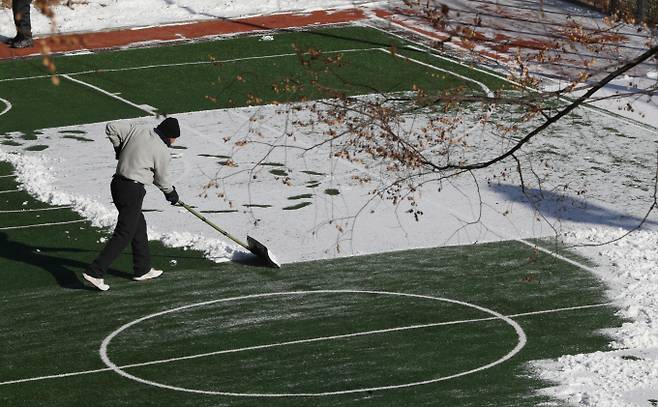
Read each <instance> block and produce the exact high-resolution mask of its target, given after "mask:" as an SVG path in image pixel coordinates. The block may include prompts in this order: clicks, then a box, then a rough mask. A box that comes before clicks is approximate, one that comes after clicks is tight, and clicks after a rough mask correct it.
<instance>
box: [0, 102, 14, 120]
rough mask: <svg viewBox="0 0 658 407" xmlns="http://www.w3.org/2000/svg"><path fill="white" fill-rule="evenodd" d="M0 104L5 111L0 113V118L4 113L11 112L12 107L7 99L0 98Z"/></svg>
mask: <svg viewBox="0 0 658 407" xmlns="http://www.w3.org/2000/svg"><path fill="white" fill-rule="evenodd" d="M0 102H2V103H4V104H5V105H6V106H5V109H4V110H3V111H2V112H0V116H2V115H3V114H5V113H7V112H8V111H10V110H11V108H12V105H11V103H10V102H9V101H8V100H7V99H3V98H0Z"/></svg>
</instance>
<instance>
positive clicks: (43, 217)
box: [0, 27, 621, 407]
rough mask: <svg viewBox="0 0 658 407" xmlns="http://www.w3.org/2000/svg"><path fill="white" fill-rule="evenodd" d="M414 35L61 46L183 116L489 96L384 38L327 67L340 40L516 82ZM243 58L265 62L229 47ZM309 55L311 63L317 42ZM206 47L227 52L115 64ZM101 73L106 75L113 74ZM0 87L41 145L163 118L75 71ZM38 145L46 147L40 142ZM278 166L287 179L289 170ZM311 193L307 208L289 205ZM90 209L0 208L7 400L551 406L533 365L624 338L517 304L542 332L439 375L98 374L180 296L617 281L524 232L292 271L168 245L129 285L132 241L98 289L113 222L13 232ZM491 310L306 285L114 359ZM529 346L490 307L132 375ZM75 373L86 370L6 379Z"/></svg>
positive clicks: (270, 370)
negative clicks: (539, 247)
mask: <svg viewBox="0 0 658 407" xmlns="http://www.w3.org/2000/svg"><path fill="white" fill-rule="evenodd" d="M293 45H294V46H295V47H297V49H300V50H302V51H308V50H309V49H310V48H313V49H316V50H319V51H322V53H321V54H320V56H319V57H318V58H317V59H315V60H311V61H310V62H309V63H308V64H307V65H306V66H304V65H303V64H301V63H300V60H299V58H298V57H297V56H278V57H274V58H262V59H260V58H258V57H262V56H272V55H276V54H287V53H294V52H295V51H294V48H293ZM403 45H404V44H403V42H401V41H400V40H398V39H396V38H394V37H392V36H388V35H386V34H384V33H382V32H380V31H377V30H373V29H368V28H360V27H347V28H330V29H320V30H314V31H310V32H293V33H281V34H276V35H275V40H274V41H271V42H262V41H259V40H258V37H242V38H237V39H230V40H226V39H224V40H217V41H208V42H199V43H190V44H182V45H176V46H166V47H164V46H163V47H154V48H146V49H131V50H121V51H112V52H99V53H95V54H91V55H79V56H67V57H57V58H55V63H56V65H57V69H58V72H60V73H73V72H79V71H87V70H90V71H94V73H88V74H80V75H74V78H76V79H79V80H83V81H85V82H89V83H91V84H93V85H96V86H99V87H101V88H102V89H104V90H106V91H107V92H111V93H118V96H119V97H122V98H126V99H128V100H130V101H131V102H134V103H137V104H148V105H151V106H153V107H155V108H157V109H158V111H159V112H167V113H172V112H186V111H195V110H202V109H213V108H219V107H227V106H241V105H246V104H259V103H269V102H272V101H275V100H276V101H288V100H300V99H313V98H320V97H326V96H327V94H326V93H324V92H320V91H318V87H317V86H314V84H319V85H321V86H320V87H330V88H333V89H336V90H339V91H340V92H344V93H345V94H347V95H356V94H364V93H372V92H373V91H375V90H378V91H386V92H393V91H404V90H410V89H412V88H413V87H414V86H416V87H422V88H423V89H425V90H428V91H436V92H440V91H442V90H446V89H450V88H451V87H455V86H466V87H468V88H470V89H473V90H475V91H477V92H480V91H482V90H481V89H480V88H479V87H478V86H476V85H475V84H473V83H472V82H469V81H463V80H461V79H459V78H457V77H455V76H454V75H449V74H447V73H445V72H443V71H440V70H434V69H431V68H429V67H426V66H423V65H421V64H418V63H414V62H409V61H407V60H404V59H402V58H396V57H393V56H391V55H390V54H386V53H384V52H381V51H377V50H363V51H360V52H345V53H344V54H343V59H342V61H341V62H340V64H330V65H328V66H329V67H330V69H328V70H327V71H326V72H324V71H323V70H324V69H325V68H326V67H327V65H326V64H324V63H322V61H321V60H322V59H323V58H326V57H330V56H331V57H336V56H337V55H338V54H330V53H329V51H336V50H349V49H356V48H359V49H366V48H379V47H384V48H389V47H391V48H394V49H396V51H397V52H398V53H399V55H403V56H407V57H410V58H414V59H417V60H418V61H420V62H423V63H428V64H431V65H433V66H436V67H438V68H441V69H445V70H450V71H452V72H455V73H458V74H461V75H464V76H468V77H471V78H475V79H477V80H478V81H481V82H483V83H484V84H485V85H486V86H488V87H489V88H490V89H492V90H497V89H503V88H505V87H506V86H507V85H506V84H505V83H504V82H502V81H501V80H499V79H497V78H495V77H493V76H490V75H487V74H483V73H479V72H475V71H473V70H471V69H470V68H468V67H464V66H461V65H458V64H456V63H454V62H451V61H446V60H441V59H437V58H435V57H432V56H429V55H427V54H425V53H423V52H418V51H414V50H409V49H404V47H403ZM254 57H257V58H254ZM236 58H252V59H249V60H243V61H234V62H229V61H228V60H231V59H236ZM303 58H304V60H307V61H309V59H308V56H303ZM204 61H206V62H207V61H215V62H216V61H226V62H221V63H214V64H198V65H188V66H170V67H159V68H149V69H130V70H125V71H120V72H118V71H117V72H107V70H108V69H125V68H136V67H140V66H145V65H159V64H180V63H189V62H204ZM103 69H104V70H106V71H105V72H98V71H99V70H103ZM44 73H47V72H45V71H44V68H43V66H42V64H41V60H40V59H39V58H33V59H26V60H17V61H8V62H0V81H1V80H3V79H10V78H16V77H19V76H28V75H39V74H44ZM238 76H240V78H238ZM348 78H349V80H348ZM282 84H287V85H294V86H292V87H291V88H290V89H292V90H293V91H291V92H280V91H279V92H277V91H276V89H275V88H276V86H274V85H278V86H282ZM171 89H173V91H172V90H171ZM0 97H2V98H5V99H7V100H10V101H11V103H12V104H13V109H12V110H10V111H9V112H8V113H7V114H6V115H3V116H2V120H0V134H7V133H9V132H13V131H20V132H21V133H22V134H23V135H24V136H25V135H28V136H27V139H30V140H34V139H35V138H36V139H39V133H38V132H35V130H37V129H41V128H47V127H57V126H64V125H67V126H68V125H75V124H82V123H90V122H101V121H107V120H112V119H118V118H131V117H137V116H144V115H146V113H145V112H143V111H142V110H140V109H137V108H135V107H132V106H130V105H128V104H126V103H124V102H121V101H119V100H117V99H116V98H113V97H111V96H110V95H107V94H103V93H101V92H100V91H98V90H93V89H91V88H89V87H86V86H84V85H80V84H76V83H73V82H70V81H68V80H67V79H64V78H62V80H61V83H60V85H59V86H54V85H53V84H52V82H51V81H50V79H48V78H42V79H30V80H21V81H4V82H0ZM76 134H82V133H77V132H76V131H66V132H64V133H62V136H63V137H80V139H82V136H81V135H76ZM10 136H12V137H14V135H10ZM18 140H19V139H18V138H17V137H14V138H6V139H5V140H4V141H5V142H17V141H18ZM18 142H20V143H23V140H22V139H20V141H18ZM43 142H44V140H40V141H39V144H40V145H43V144H41V143H43ZM31 145H37V143H29V144H27V145H25V147H29V146H31ZM34 154H38V153H34ZM208 157H210V158H226V157H220V156H213V155H210V154H209V155H208ZM269 164H270V165H271V164H272V163H269ZM275 171H279V173H277V172H275ZM271 172H272V173H273V174H274V175H280V176H285V175H286V173H285V172H284V171H281V170H276V169H273V170H272V171H271ZM11 173H12V167H11V166H10V165H8V164H7V163H0V175H9V174H11ZM306 173H307V174H309V175H312V176H320V175H324V174H321V173H317V172H313V171H306ZM318 185H319V183H317V182H314V181H310V182H309V183H308V184H307V186H308V187H309V188H314V187H317V186H318ZM18 187H19V186H18V185H17V184H16V180H15V179H14V178H12V177H6V178H0V191H1V190H13V189H16V188H18ZM327 191H329V190H327ZM332 192H334V191H332ZM327 193H329V192H327ZM305 204H310V203H306V202H304V203H300V205H296V206H293V207H289V208H287V209H291V210H292V209H299V208H300V207H301V205H305ZM252 206H259V207H265V206H267V205H252ZM48 207H49V206H48V205H47V204H45V203H43V202H39V201H38V200H36V199H34V198H33V197H31V196H29V195H28V194H27V193H25V192H12V193H7V194H0V211H8V210H11V211H14V210H22V209H39V208H48ZM146 216H147V218H148V213H147V214H146ZM223 216H224V215H223ZM225 216H231V215H230V213H227V214H226V215H225ZM77 220H80V217H79V215H77V214H76V213H74V212H73V211H71V210H70V209H65V208H62V209H58V210H54V211H42V212H19V213H15V212H14V213H0V290H1V291H2V296H0V309H1V310H2V312H0V326H2V327H3V329H0V344H2V346H3V348H2V349H3V351H2V352H0V366H2V369H0V405H1V406H35V405H47V406H87V405H90V404H93V405H99V406H117V405H139V406H150V405H153V406H163V405H171V406H228V405H230V406H254V405H258V406H260V405H267V406H286V407H287V406H308V405H313V406H357V405H358V406H437V405H441V406H496V407H498V406H515V407H516V406H536V405H538V404H540V403H543V402H548V401H551V400H548V399H546V398H545V397H543V396H539V395H537V394H536V393H535V391H536V390H537V389H539V388H542V387H546V386H548V385H550V383H544V382H541V381H538V380H537V379H535V378H534V377H533V376H532V375H531V374H530V372H529V371H528V365H527V362H529V361H532V360H536V359H544V358H556V357H559V356H562V355H564V354H575V353H583V352H594V351H600V350H605V349H606V345H607V342H608V339H607V338H606V337H604V336H603V335H602V334H601V333H600V330H601V329H602V328H608V327H612V326H617V325H619V324H620V323H621V321H620V320H619V319H618V318H616V317H615V315H614V309H612V308H610V307H607V306H604V307H597V308H589V309H583V310H572V311H563V312H556V313H547V314H541V315H530V316H519V317H515V318H514V319H515V320H516V321H517V322H518V323H519V324H520V325H521V326H522V328H523V329H524V331H525V333H526V334H527V336H528V343H527V345H526V346H525V347H524V348H523V349H522V350H521V352H520V353H518V354H517V355H515V356H514V357H513V358H512V359H511V360H509V361H507V362H505V363H502V364H499V365H496V366H494V367H492V368H490V369H486V370H482V371H479V372H477V373H473V374H470V375H466V376H463V377H458V378H455V379H451V380H447V381H441V382H437V383H433V384H428V385H423V386H415V387H409V388H398V389H394V390H387V391H375V392H362V393H354V394H346V395H333V396H326V397H318V398H273V399H261V398H256V399H254V398H243V397H230V396H216V395H201V394H192V393H185V392H179V391H174V390H167V389H161V388H157V387H154V386H149V385H146V384H143V383H138V382H135V381H131V380H129V379H127V378H124V377H121V376H119V375H118V374H116V373H113V372H110V371H106V370H101V371H99V372H88V371H90V370H96V369H105V365H104V364H103V363H102V361H101V359H100V357H99V347H100V345H101V342H102V341H103V339H104V338H106V337H107V335H109V334H110V333H112V332H113V331H115V330H116V329H117V328H119V327H120V326H122V325H124V324H127V323H129V322H131V321H135V320H136V319H138V318H141V317H144V316H146V315H149V314H153V313H157V312H162V311H165V310H168V309H172V308H174V307H180V306H184V305H189V304H195V303H200V302H204V301H214V300H218V299H226V298H231V297H240V296H246V295H253V294H262V293H273V292H295V291H316V290H372V291H389V292H396V293H410V294H421V295H429V296H434V297H445V298H451V299H454V300H459V301H466V302H469V303H472V304H477V305H479V306H483V307H487V308H490V309H492V310H494V311H496V312H500V313H502V314H506V315H507V314H519V313H527V312H534V311H541V310H550V309H555V308H562V307H573V306H580V305H589V304H601V303H605V302H606V299H605V297H604V290H605V287H604V286H603V285H602V284H601V283H600V282H599V281H598V280H596V279H595V278H594V277H593V276H592V275H591V274H589V273H587V272H585V271H584V270H581V269H579V268H578V267H576V266H574V265H572V264H569V263H566V262H563V261H561V260H558V259H556V258H554V257H552V256H550V255H548V254H545V253H542V252H536V251H534V250H533V249H532V248H529V247H527V246H524V245H522V244H520V243H518V242H501V243H490V244H481V245H471V246H463V247H446V248H436V249H426V250H411V251H404V252H396V253H384V254H378V255H372V256H359V257H351V258H343V259H336V260H327V261H316V262H305V263H295V264H287V265H284V267H283V268H282V269H280V270H272V269H269V268H264V267H260V266H259V265H257V264H253V259H251V258H248V257H245V256H243V261H242V262H232V263H222V264H216V263H213V262H210V261H208V260H207V259H204V257H203V255H202V254H201V253H199V252H196V251H192V250H182V249H172V248H166V247H164V246H163V245H162V244H160V243H158V242H151V251H152V257H153V266H154V267H158V268H163V269H164V270H165V274H164V276H163V277H162V278H160V279H157V280H154V281H149V282H144V283H137V282H134V281H132V280H131V277H132V270H131V258H130V253H129V251H128V252H127V253H124V254H123V255H122V256H121V257H120V258H119V259H118V260H117V262H115V264H113V266H112V268H111V270H110V272H109V274H108V276H107V282H108V283H109V284H110V285H111V286H112V288H111V290H110V291H109V292H106V293H99V292H96V291H94V290H91V289H89V288H87V287H86V286H85V285H84V284H83V283H82V280H81V277H80V275H81V273H82V272H83V271H84V270H85V268H86V267H87V265H88V264H89V263H90V262H91V261H92V260H93V259H94V257H95V256H96V255H97V254H98V252H99V251H100V250H101V248H102V247H103V242H104V240H105V239H107V238H108V237H109V231H107V230H101V229H98V228H95V227H92V226H91V225H90V224H89V223H87V222H78V223H70V224H60V225H52V226H42V227H34V228H19V229H13V228H14V227H17V226H28V225H39V224H44V223H52V222H69V221H77ZM6 228H11V229H6ZM282 238H285V237H284V236H282ZM563 254H565V253H563ZM567 255H568V256H573V255H571V254H567ZM572 258H575V257H572ZM173 260H175V262H174V261H173ZM487 317H489V314H486V313H484V312H482V311H478V310H474V309H472V308H469V307H465V306H461V305H458V304H454V303H450V302H445V301H434V300H428V299H420V298H409V297H400V296H391V295H381V294H380V295H375V294H366V293H309V294H304V295H302V294H290V295H286V296H277V297H266V298H251V299H242V300H235V301H230V302H219V303H217V302H215V303H212V304H207V305H206V306H199V307H194V308H188V309H185V310H181V311H179V312H175V313H168V314H164V315H162V316H160V317H157V318H152V319H147V320H144V321H143V322H141V323H139V324H136V325H134V326H132V327H130V328H129V329H127V330H126V331H124V332H122V333H121V334H119V335H118V336H117V337H115V338H114V339H113V341H112V342H111V343H110V346H109V348H108V355H109V356H110V358H111V359H112V360H113V361H115V362H116V363H117V364H120V365H121V364H133V363H143V362H149V361H154V360H160V359H169V358H178V357H183V356H193V355H198V354H203V353H208V352H217V351H222V350H224V351H226V350H236V349H239V348H244V347H250V346H262V345H269V344H276V343H283V342H290V341H297V340H303V339H312V338H320V337H326V336H334V335H344V334H351V333H358V332H365V331H372V330H382V329H391V328H399V327H409V326H411V325H416V324H428V323H439V322H450V321H461V320H471V319H480V318H487ZM516 343H517V338H516V334H515V332H514V330H513V329H512V328H511V327H510V326H509V325H507V324H505V323H504V322H502V321H500V320H487V321H478V322H465V323H455V324H450V325H444V326H435V327H428V328H419V329H413V330H401V331H396V332H386V333H379V334H369V335H361V336H357V337H352V338H338V339H333V340H322V341H315V342H310V343H300V344H294V345H293V344H291V345H286V346H276V347H269V348H266V349H256V350H249V351H240V352H232V353H225V354H221V355H212V356H207V357H200V358H194V359H186V360H180V361H171V362H169V363H158V364H153V365H148V366H140V367H133V368H127V369H126V371H127V372H129V373H131V374H135V375H138V376H140V377H142V378H144V379H146V380H151V381H156V382H159V383H162V384H167V385H171V386H183V387H189V388H192V389H199V390H211V391H229V392H244V393H253V392H266V393H281V392H283V393H290V392H311V393H316V392H334V391H341V390H350V389H356V388H361V387H379V386H386V385H401V384H404V383H410V382H414V381H423V380H429V379H436V378H439V377H443V376H446V375H454V374H457V373H459V372H463V371H467V370H471V369H476V368H478V367H480V366H483V365H486V364H488V363H491V362H493V361H495V360H496V359H498V358H500V357H502V356H504V355H505V354H507V353H508V352H509V351H510V350H511V349H513V348H514V346H515V345H516ZM76 372H87V373H86V374H74V375H70V376H66V377H59V378H52V379H39V380H34V381H28V382H24V383H15V384H3V382H7V381H10V380H15V379H26V378H35V377H40V376H48V375H58V374H67V373H76ZM551 402H554V401H551ZM554 405H557V404H554Z"/></svg>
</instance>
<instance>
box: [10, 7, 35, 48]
mask: <svg viewBox="0 0 658 407" xmlns="http://www.w3.org/2000/svg"><path fill="white" fill-rule="evenodd" d="M30 3H32V0H13V1H12V2H11V8H12V11H13V12H14V24H15V25H16V39H17V40H19V39H32V23H31V22H30Z"/></svg>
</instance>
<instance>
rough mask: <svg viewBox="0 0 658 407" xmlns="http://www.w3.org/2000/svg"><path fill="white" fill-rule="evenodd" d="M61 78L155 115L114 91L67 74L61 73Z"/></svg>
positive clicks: (153, 113)
mask: <svg viewBox="0 0 658 407" xmlns="http://www.w3.org/2000/svg"><path fill="white" fill-rule="evenodd" d="M62 78H65V79H68V80H69V81H71V82H74V83H77V84H79V85H82V86H86V87H88V88H91V89H93V90H95V91H97V92H100V93H103V94H105V95H107V96H109V97H111V98H114V99H117V100H119V101H121V102H123V103H125V104H128V105H130V106H132V107H134V108H136V109H139V110H142V111H144V112H146V113H148V114H150V115H152V116H155V112H154V111H153V110H151V109H148V108H146V107H145V106H142V105H138V104H137V103H133V102H131V101H129V100H128V99H124V98H122V97H121V96H118V95H115V94H114V93H111V92H108V91H106V90H103V89H101V88H99V87H97V86H94V85H92V84H90V83H87V82H83V81H81V80H78V79H75V78H71V77H70V76H69V75H67V74H63V75H62Z"/></svg>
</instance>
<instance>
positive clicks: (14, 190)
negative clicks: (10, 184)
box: [0, 189, 21, 194]
mask: <svg viewBox="0 0 658 407" xmlns="http://www.w3.org/2000/svg"><path fill="white" fill-rule="evenodd" d="M13 192H21V190H20V189H8V190H6V191H0V194H11V193H13Z"/></svg>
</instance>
